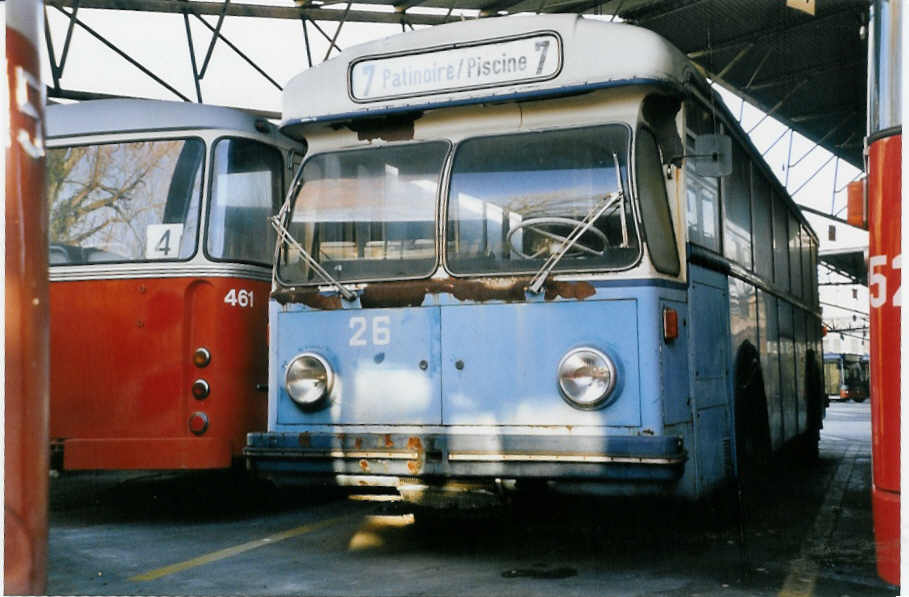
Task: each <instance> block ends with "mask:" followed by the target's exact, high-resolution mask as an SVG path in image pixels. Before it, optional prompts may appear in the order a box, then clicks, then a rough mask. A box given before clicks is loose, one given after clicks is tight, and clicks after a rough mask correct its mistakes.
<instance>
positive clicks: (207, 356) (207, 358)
mask: <svg viewBox="0 0 909 597" xmlns="http://www.w3.org/2000/svg"><path fill="white" fill-rule="evenodd" d="M210 362H211V353H210V352H208V349H207V348H205V347H204V346H200V347H199V348H197V349H196V352H194V353H193V365H195V366H196V367H199V368H201V367H206V366H207V365H208V364H209V363H210Z"/></svg>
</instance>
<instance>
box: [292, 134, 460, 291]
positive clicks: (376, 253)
mask: <svg viewBox="0 0 909 597" xmlns="http://www.w3.org/2000/svg"><path fill="white" fill-rule="evenodd" d="M448 147H449V145H448V143H446V142H431V143H415V144H409V145H389V146H384V147H376V148H370V149H363V150H355V151H342V152H336V153H323V154H318V155H315V156H314V157H312V158H310V159H309V160H308V161H307V162H306V163H305V164H304V165H303V185H302V187H301V188H300V191H299V193H298V194H297V196H296V197H295V198H294V200H293V201H294V202H293V205H292V210H291V216H290V222H289V223H288V231H289V232H290V233H291V234H292V235H293V237H294V238H295V239H297V240H298V241H299V243H300V245H301V246H302V247H303V248H304V249H305V250H306V251H307V252H308V253H309V254H310V255H311V256H312V257H313V258H314V259H316V260H317V261H318V262H319V263H320V264H321V265H322V266H323V267H324V268H325V269H326V270H328V271H329V272H330V273H331V275H332V276H334V277H335V278H337V279H338V280H341V281H351V280H374V279H388V278H413V277H420V276H428V275H430V274H431V273H432V272H433V270H434V269H435V265H436V250H435V246H436V226H435V221H436V218H435V216H436V203H437V198H438V189H439V183H440V180H441V176H442V165H443V162H444V160H445V156H446V155H447V153H448ZM278 276H279V278H280V279H281V280H282V281H284V282H289V283H302V282H314V281H318V280H320V278H318V277H317V274H316V273H315V272H314V271H313V269H312V268H310V267H308V265H307V262H306V260H305V259H304V258H303V256H301V255H300V254H299V253H298V252H297V251H296V250H295V249H294V248H293V247H288V246H285V247H284V250H283V252H282V253H281V256H280V258H279V262H278Z"/></svg>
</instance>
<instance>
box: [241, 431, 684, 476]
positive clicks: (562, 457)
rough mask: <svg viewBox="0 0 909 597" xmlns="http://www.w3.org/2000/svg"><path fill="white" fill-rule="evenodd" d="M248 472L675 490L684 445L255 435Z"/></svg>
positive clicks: (551, 438)
mask: <svg viewBox="0 0 909 597" xmlns="http://www.w3.org/2000/svg"><path fill="white" fill-rule="evenodd" d="M244 455H245V456H246V460H247V463H248V465H249V467H250V469H251V470H253V471H254V472H256V473H258V474H262V475H267V476H272V477H293V476H317V475H336V476H351V475H364V476H366V475H368V476H380V477H389V478H395V477H397V478H402V477H404V478H426V477H442V478H448V479H482V478H486V479H495V478H499V479H549V480H580V481H584V480H590V481H613V480H614V481H641V482H673V481H677V480H678V479H679V478H680V477H681V476H682V473H683V471H684V465H685V461H686V460H687V453H686V452H685V449H684V445H683V443H682V440H681V438H677V437H666V436H580V435H494V434H482V435H481V434H477V435H462V434H445V433H416V434H402V433H397V434H396V433H374V432H351V433H337V432H303V433H291V432H271V433H250V434H249V436H248V440H247V447H246V449H245V450H244Z"/></svg>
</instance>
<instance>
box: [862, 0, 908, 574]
mask: <svg viewBox="0 0 909 597" xmlns="http://www.w3.org/2000/svg"><path fill="white" fill-rule="evenodd" d="M900 5H901V2H900V0H875V2H874V6H873V16H872V27H871V37H870V39H869V61H868V75H869V77H868V139H867V141H866V144H867V151H868V164H867V171H868V229H869V235H868V237H869V247H868V290H869V295H870V299H871V310H870V318H871V434H872V455H873V458H872V460H873V463H874V464H873V471H872V473H873V477H872V489H871V491H872V493H871V501H872V507H873V509H874V532H875V541H876V544H877V569H878V574H880V576H881V578H883V579H884V580H886V581H887V582H889V583H892V584H894V585H898V584H899V580H900V570H899V568H900V310H901V305H902V301H901V300H900V290H899V289H900V283H901V276H900V267H901V265H902V263H901V262H902V250H901V248H900V245H901V242H900V234H901V229H900V223H901V220H902V217H901V211H902V210H901V198H902V189H901V183H900V177H901V159H902V116H901V110H900V86H901V68H902V60H901V43H902V36H901V34H900V27H901V26H902V20H901V18H900V16H901V15H900V11H901V8H900Z"/></svg>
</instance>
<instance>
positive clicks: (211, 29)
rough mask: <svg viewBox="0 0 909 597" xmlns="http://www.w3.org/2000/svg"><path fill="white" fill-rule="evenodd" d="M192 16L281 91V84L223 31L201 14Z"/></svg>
mask: <svg viewBox="0 0 909 597" xmlns="http://www.w3.org/2000/svg"><path fill="white" fill-rule="evenodd" d="M193 16H194V17H196V19H198V20H199V21H201V22H202V24H203V25H205V26H206V27H208V29H209V31H211V32H212V33H214V35H216V36H217V37H218V38H219V39H220V40H221V41H223V42H224V43H225V44H227V47H228V48H230V49H231V50H233V51H234V52H235V53H236V54H237V55H238V56H239V57H240V58H242V59H243V60H244V61H245V62H246V63H247V64H248V65H250V66H251V67H253V69H255V71H256V72H257V73H259V74H260V75H262V76H263V77H265V79H266V80H268V82H269V83H271V84H272V85H274V86H275V87H277V88H278V90H279V91H281V90H282V89H283V88H282V87H281V85H280V84H279V83H278V82H277V81H275V80H274V79H273V78H271V77H270V76H269V75H268V73H266V72H265V71H264V70H262V68H261V67H260V66H259V65H258V64H256V63H255V61H253V59H252V58H250V57H249V56H247V55H246V54H244V53H243V51H242V50H240V48H238V47H237V46H236V45H234V44H233V43H231V41H230V40H229V39H227V38H226V37H225V36H224V34H223V33H220V32H218V31H216V30H215V28H214V27H213V26H212V24H211V23H209V22H208V21H206V20H205V19H203V18H202V17H201V16H199V15H193ZM199 78H200V79H201V78H202V77H201V76H200V77H199Z"/></svg>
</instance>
